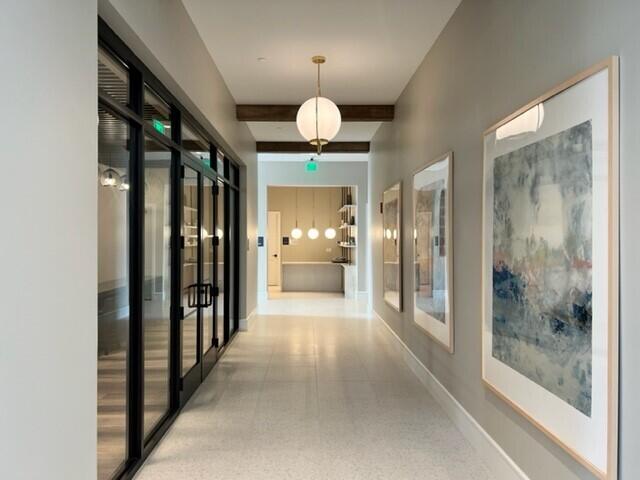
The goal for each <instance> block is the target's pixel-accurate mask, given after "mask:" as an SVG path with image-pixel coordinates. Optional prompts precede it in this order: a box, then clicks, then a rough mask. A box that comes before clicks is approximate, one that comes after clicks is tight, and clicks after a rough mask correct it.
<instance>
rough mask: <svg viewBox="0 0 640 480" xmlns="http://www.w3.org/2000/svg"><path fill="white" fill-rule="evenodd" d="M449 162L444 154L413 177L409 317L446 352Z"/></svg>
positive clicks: (449, 340) (449, 325) (449, 332)
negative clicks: (410, 309) (411, 293)
mask: <svg viewBox="0 0 640 480" xmlns="http://www.w3.org/2000/svg"><path fill="white" fill-rule="evenodd" d="M452 161H453V155H452V154H451V153H448V154H447V155H445V156H444V157H440V158H438V159H437V160H435V161H433V162H431V163H430V164H428V165H427V166H426V167H424V168H423V169H422V170H420V171H419V172H417V173H416V174H415V175H414V177H413V246H414V248H413V266H414V289H413V299H414V301H413V318H414V322H415V323H416V324H417V325H418V326H420V327H421V328H422V329H423V330H424V331H426V332H427V333H428V334H429V335H430V336H431V337H433V338H434V339H435V340H437V341H438V342H439V343H441V344H442V345H444V346H445V347H446V348H447V349H448V350H449V351H450V352H453V315H452V306H451V305H452V296H451V285H452V268H451V265H452V255H451V238H452V237H451V205H452V195H451V193H452V191H451V187H452V175H451V172H452Z"/></svg>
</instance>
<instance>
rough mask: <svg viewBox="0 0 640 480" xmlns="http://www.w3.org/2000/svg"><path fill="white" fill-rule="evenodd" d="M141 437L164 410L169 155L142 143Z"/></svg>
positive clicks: (168, 288) (166, 401)
mask: <svg viewBox="0 0 640 480" xmlns="http://www.w3.org/2000/svg"><path fill="white" fill-rule="evenodd" d="M144 186H145V188H144V287H143V299H144V303H143V318H144V434H145V436H146V435H148V434H149V432H150V431H151V430H152V429H153V427H155V425H156V424H157V423H158V421H159V420H160V419H161V418H162V417H163V416H164V414H165V413H167V411H168V410H169V337H170V333H171V317H170V308H171V251H170V249H169V247H170V244H171V151H170V150H169V149H167V148H165V147H163V146H162V145H160V144H159V143H157V142H156V141H154V140H153V139H151V138H148V137H147V138H146V142H145V157H144Z"/></svg>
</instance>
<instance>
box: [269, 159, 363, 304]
mask: <svg viewBox="0 0 640 480" xmlns="http://www.w3.org/2000/svg"><path fill="white" fill-rule="evenodd" d="M259 157H260V159H259V160H260V161H259V162H258V233H257V235H263V236H265V237H266V234H267V187H269V186H283V185H290V186H313V185H318V186H345V185H355V186H356V187H357V197H358V198H357V209H356V211H357V223H358V234H357V239H356V243H357V245H358V255H357V261H356V264H357V267H358V290H359V291H360V292H366V291H367V276H368V255H367V248H366V245H367V242H368V234H369V227H368V224H367V219H368V214H367V208H368V179H367V177H368V167H369V164H368V162H367V161H349V157H350V156H349V155H343V156H341V159H338V158H336V157H334V159H335V161H326V160H323V158H325V156H323V157H320V160H319V162H318V163H319V165H318V171H316V172H312V173H311V172H307V171H305V167H304V163H305V159H308V158H307V157H308V156H300V155H277V154H260V155H259ZM326 157H329V158H330V157H331V156H329V155H327V156H326ZM353 158H357V159H358V160H362V159H364V160H366V159H367V156H362V155H357V156H354V157H353ZM336 256H337V255H336ZM266 265H267V251H266V247H260V248H259V249H258V295H262V296H263V297H264V296H265V295H266V291H267V267H266Z"/></svg>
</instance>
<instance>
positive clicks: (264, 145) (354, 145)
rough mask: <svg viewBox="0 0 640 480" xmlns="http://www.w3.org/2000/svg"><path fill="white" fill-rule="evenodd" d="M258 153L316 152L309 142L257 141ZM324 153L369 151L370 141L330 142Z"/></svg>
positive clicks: (323, 149) (323, 148) (324, 148)
mask: <svg viewBox="0 0 640 480" xmlns="http://www.w3.org/2000/svg"><path fill="white" fill-rule="evenodd" d="M256 151H257V152H258V153H316V147H314V146H313V145H311V144H310V143H307V142H256ZM322 153H369V142H329V143H328V144H327V145H325V146H324V147H322Z"/></svg>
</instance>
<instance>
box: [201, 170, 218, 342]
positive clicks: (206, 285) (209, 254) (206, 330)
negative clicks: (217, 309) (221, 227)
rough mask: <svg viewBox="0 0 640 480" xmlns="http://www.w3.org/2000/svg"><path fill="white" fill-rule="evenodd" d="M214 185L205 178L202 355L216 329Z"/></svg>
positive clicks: (203, 187) (203, 204)
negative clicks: (214, 297) (214, 301)
mask: <svg viewBox="0 0 640 480" xmlns="http://www.w3.org/2000/svg"><path fill="white" fill-rule="evenodd" d="M213 187H214V183H213V181H212V180H210V179H209V178H207V177H204V179H203V183H202V190H203V191H202V285H201V288H200V297H201V298H200V303H201V305H202V354H203V355H204V354H205V353H206V352H207V351H208V350H209V348H211V346H212V345H213V328H214V321H213V320H214V308H213V295H214V274H213V272H214V248H215V247H214V242H213V239H214V235H215V232H214V228H213V196H214V194H215V192H214V188H213Z"/></svg>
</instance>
